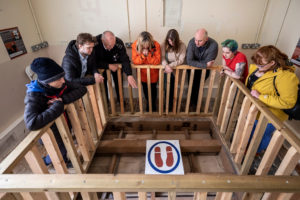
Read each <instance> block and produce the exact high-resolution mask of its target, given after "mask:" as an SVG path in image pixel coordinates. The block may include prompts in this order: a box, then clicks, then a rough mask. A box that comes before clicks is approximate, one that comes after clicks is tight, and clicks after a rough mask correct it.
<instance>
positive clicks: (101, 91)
mask: <svg viewBox="0 0 300 200" xmlns="http://www.w3.org/2000/svg"><path fill="white" fill-rule="evenodd" d="M94 87H95V89H97V87H99V90H98V89H97V90H95V94H96V98H97V100H98V96H97V93H98V94H101V99H102V102H103V107H104V110H105V112H104V113H105V115H106V116H107V115H108V114H109V112H108V102H107V98H106V97H107V95H108V94H106V91H105V86H104V83H99V84H94ZM99 109H100V108H99ZM100 112H101V111H100ZM101 119H102V117H101ZM102 121H103V119H102ZM103 123H104V122H103ZM104 124H105V123H104Z"/></svg>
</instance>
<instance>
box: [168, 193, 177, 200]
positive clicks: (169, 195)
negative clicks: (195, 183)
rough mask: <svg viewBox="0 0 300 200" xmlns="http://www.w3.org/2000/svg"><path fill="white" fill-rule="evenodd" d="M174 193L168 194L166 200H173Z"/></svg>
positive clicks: (174, 197)
mask: <svg viewBox="0 0 300 200" xmlns="http://www.w3.org/2000/svg"><path fill="white" fill-rule="evenodd" d="M175 199H176V192H168V200H175Z"/></svg>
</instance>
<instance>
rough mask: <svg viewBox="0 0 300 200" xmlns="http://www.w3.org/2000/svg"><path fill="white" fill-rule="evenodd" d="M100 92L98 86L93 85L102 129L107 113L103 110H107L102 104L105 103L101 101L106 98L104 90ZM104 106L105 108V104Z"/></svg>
mask: <svg viewBox="0 0 300 200" xmlns="http://www.w3.org/2000/svg"><path fill="white" fill-rule="evenodd" d="M102 85H103V84H102ZM102 91H103V90H101V89H100V87H99V84H95V85H94V92H95V97H96V100H97V103H98V108H99V112H100V117H101V122H102V127H103V126H104V125H105V124H106V123H107V120H106V114H107V113H108V112H107V110H106V109H105V108H107V107H105V103H104V102H105V101H103V99H106V96H104V95H105V90H104V92H102ZM103 96H104V97H103ZM106 106H107V104H106ZM102 130H103V129H102ZM102 130H101V131H102ZM101 133H102V132H101ZM98 136H99V137H100V134H98Z"/></svg>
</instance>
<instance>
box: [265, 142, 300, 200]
mask: <svg viewBox="0 0 300 200" xmlns="http://www.w3.org/2000/svg"><path fill="white" fill-rule="evenodd" d="M299 159H300V154H299V152H297V150H296V149H295V148H294V147H290V148H289V150H288V152H287V153H286V155H285V156H284V158H283V160H282V161H281V163H280V166H279V168H278V169H277V171H276V173H275V176H283V175H286V176H288V175H291V173H292V172H293V171H294V169H295V167H296V165H297V164H298V162H299ZM287 183H288V182H287ZM298 192H299V191H298ZM278 195H279V194H278V193H277V194H276V193H275V194H272V193H265V194H264V196H263V198H262V199H263V200H271V199H277V197H278ZM280 195H281V198H282V197H284V196H286V197H287V199H288V198H290V197H291V196H290V195H289V194H280Z"/></svg>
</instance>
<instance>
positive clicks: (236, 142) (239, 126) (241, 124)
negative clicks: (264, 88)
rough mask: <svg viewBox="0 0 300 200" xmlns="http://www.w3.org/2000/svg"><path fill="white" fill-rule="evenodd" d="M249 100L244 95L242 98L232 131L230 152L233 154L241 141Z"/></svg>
mask: <svg viewBox="0 0 300 200" xmlns="http://www.w3.org/2000/svg"><path fill="white" fill-rule="evenodd" d="M250 105H251V101H250V99H249V98H248V97H245V98H244V100H243V104H242V108H241V112H240V115H239V118H238V122H237V125H236V128H235V131H234V135H233V139H232V143H231V147H230V152H231V153H233V154H235V153H237V150H238V147H239V144H240V143H241V138H242V131H243V129H244V127H245V123H246V119H247V116H248V113H249V109H250Z"/></svg>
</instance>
